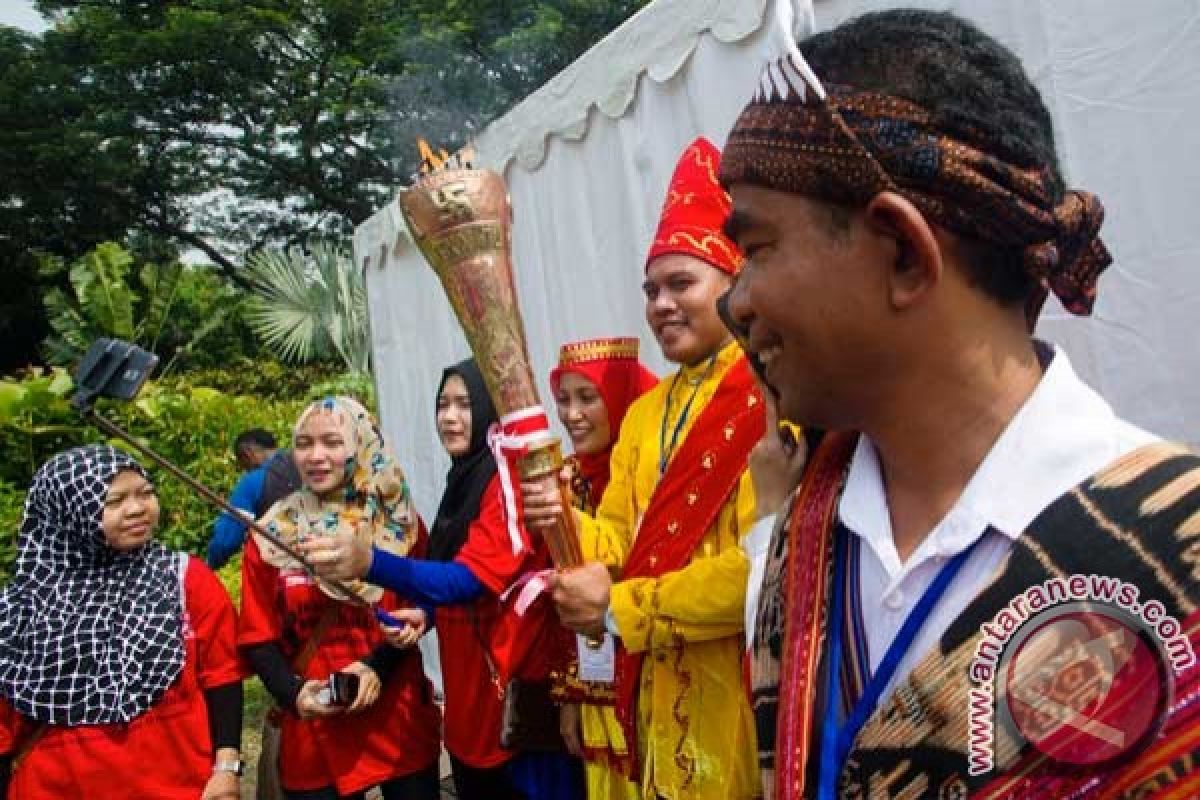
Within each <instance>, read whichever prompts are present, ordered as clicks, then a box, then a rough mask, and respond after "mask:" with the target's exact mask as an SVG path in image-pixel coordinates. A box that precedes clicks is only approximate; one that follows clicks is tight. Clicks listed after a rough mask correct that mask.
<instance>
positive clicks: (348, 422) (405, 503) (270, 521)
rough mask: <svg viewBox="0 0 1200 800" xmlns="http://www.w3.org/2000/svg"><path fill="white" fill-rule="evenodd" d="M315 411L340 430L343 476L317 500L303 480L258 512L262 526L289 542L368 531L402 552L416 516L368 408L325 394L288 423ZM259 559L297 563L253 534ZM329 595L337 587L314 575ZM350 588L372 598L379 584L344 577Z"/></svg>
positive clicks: (411, 539)
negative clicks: (338, 485) (345, 455)
mask: <svg viewBox="0 0 1200 800" xmlns="http://www.w3.org/2000/svg"><path fill="white" fill-rule="evenodd" d="M318 415H327V416H329V417H330V418H332V420H333V423H334V425H335V426H336V427H337V428H338V429H339V430H340V431H341V433H342V436H343V437H344V439H345V441H346V445H347V449H348V450H349V451H350V453H351V455H350V457H349V458H348V459H347V460H346V464H345V480H344V481H343V483H342V486H341V488H340V489H339V490H338V492H337V497H336V498H327V499H325V500H322V499H321V498H319V497H318V496H317V494H316V493H315V492H313V491H312V490H311V489H310V488H308V487H307V486H301V488H300V489H298V490H297V491H295V492H293V493H292V494H290V495H288V496H287V497H285V498H284V499H283V500H280V501H279V502H278V503H276V504H275V505H273V506H272V507H271V508H270V509H269V510H268V511H267V513H266V514H265V515H264V516H263V518H262V520H261V522H262V523H263V525H264V526H265V527H266V529H267V530H268V531H270V532H271V533H273V534H274V535H276V536H278V537H279V538H280V539H282V540H283V541H284V542H286V543H288V544H289V545H291V544H295V543H298V542H301V541H304V540H306V539H310V538H312V537H314V536H334V535H336V534H338V533H340V532H342V531H348V532H351V533H354V534H355V535H358V536H369V537H370V538H371V542H372V544H373V545H374V546H376V547H378V548H380V549H382V550H387V551H388V552H391V553H395V554H396V555H401V556H402V555H407V554H408V552H409V551H410V550H411V549H412V547H413V545H414V544H415V543H416V540H417V529H418V524H419V523H418V520H417V515H416V511H415V510H414V509H413V506H412V498H411V496H410V495H409V491H408V482H407V481H406V480H405V479H404V473H403V471H401V469H400V465H399V464H397V463H396V459H395V456H393V455H392V452H391V450H390V449H389V448H388V446H387V445H386V444H385V443H384V441H383V434H382V433H381V432H380V430H379V425H378V423H376V421H375V419H374V417H372V415H371V413H370V412H369V411H367V409H366V408H364V407H363V405H362V404H361V403H359V402H358V401H357V400H354V399H353V398H350V397H345V396H338V397H326V398H325V399H323V400H319V401H317V402H315V403H313V404H312V405H310V406H309V407H308V408H306V409H305V410H304V412H303V413H302V414H301V415H300V418H299V419H298V420H297V421H296V427H295V429H294V434H295V435H297V436H298V435H300V434H301V433H302V432H303V431H304V430H305V428H306V427H307V425H308V424H309V422H310V421H311V420H313V419H314V418H316V417H317V416H318ZM255 541H256V543H257V544H258V547H259V550H261V551H262V555H263V559H264V560H265V561H266V562H267V563H268V564H271V565H272V566H275V567H279V568H281V569H289V568H290V569H297V568H299V566H300V565H299V564H298V563H297V562H296V560H295V559H293V558H292V557H291V556H289V555H288V554H287V553H285V552H283V551H282V550H281V549H279V548H278V547H276V546H275V545H273V544H272V543H271V542H269V541H267V540H266V538H265V537H263V536H260V535H257V534H256V535H255ZM318 583H319V585H320V586H321V589H322V590H323V591H324V592H325V593H326V594H328V595H329V596H330V597H333V598H335V599H342V596H341V594H340V593H339V592H337V591H336V590H335V589H333V588H332V587H331V586H328V585H327V584H326V583H325V582H324V581H318ZM346 584H347V586H349V587H350V588H351V589H352V590H353V591H354V592H355V594H357V595H358V596H359V597H360V598H362V599H363V600H366V601H367V602H370V603H374V602H377V601H378V600H379V598H380V597H381V596H382V594H383V590H382V589H380V588H379V587H377V586H373V585H371V584H369V583H366V582H364V581H347V582H346Z"/></svg>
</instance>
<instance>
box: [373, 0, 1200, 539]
mask: <svg viewBox="0 0 1200 800" xmlns="http://www.w3.org/2000/svg"><path fill="white" fill-rule="evenodd" d="M896 5H898V3H896V2H894V0H892V1H891V2H888V1H887V0H816V2H815V3H809V2H805V1H804V0H657V2H655V3H653V4H651V5H649V6H647V7H646V8H645V9H644V10H643V11H642V12H640V13H639V14H638V15H637V16H635V17H634V18H632V19H631V20H629V21H628V22H627V23H626V24H625V25H623V26H622V27H621V28H619V29H618V30H616V31H614V32H613V33H612V34H611V35H610V36H608V37H607V38H606V39H605V40H604V41H602V42H601V43H600V44H598V45H597V46H596V47H594V48H593V49H592V50H591V51H589V52H588V53H587V54H586V55H584V56H583V57H582V58H581V59H579V61H577V62H576V63H575V64H573V65H571V66H570V67H569V68H567V69H566V70H565V71H564V72H563V73H561V74H560V75H559V76H557V77H556V78H554V79H553V80H552V81H551V82H550V83H548V84H547V85H546V86H545V87H543V88H542V89H541V90H539V91H538V92H537V93H535V94H533V95H532V96H530V97H529V98H528V99H527V100H525V101H524V102H523V103H521V104H520V105H519V106H517V107H516V108H515V109H513V111H512V112H510V113H509V114H508V115H506V116H505V117H503V118H501V119H499V120H497V121H496V122H495V123H493V124H492V125H491V126H490V127H489V128H488V129H487V130H486V131H485V132H484V134H483V135H482V136H481V137H480V139H479V141H478V143H477V150H478V153H479V157H478V158H477V162H478V163H481V164H482V165H485V166H490V167H491V168H493V169H497V170H499V171H501V172H503V174H504V175H505V177H506V178H507V180H508V184H509V188H510V193H511V196H512V203H513V207H514V211H515V230H514V248H513V249H514V258H515V264H516V273H517V283H518V292H519V294H520V301H521V305H522V309H523V312H524V317H525V326H526V332H527V334H528V337H529V346H530V351H531V354H532V357H533V359H534V368H535V371H536V373H537V374H538V376H539V377H540V379H541V383H542V386H541V389H542V392H543V395H542V396H543V400H544V401H545V402H546V403H551V402H552V398H551V397H550V395H549V388H548V384H547V381H546V375H547V374H548V372H549V370H550V368H551V367H552V366H553V364H554V360H555V357H556V354H557V348H558V346H559V344H560V343H562V342H564V341H568V340H571V339H578V338H583V337H591V336H608V335H637V336H639V337H640V338H641V339H642V348H643V355H644V358H645V360H646V361H647V363H648V364H650V365H651V366H652V367H656V368H659V370H660V371H663V370H665V368H666V365H665V364H664V363H663V361H662V359H661V356H660V355H659V353H658V351H657V347H656V345H655V344H654V341H653V339H652V337H651V336H650V334H649V331H648V329H647V327H646V325H645V323H644V321H643V318H642V303H641V289H640V286H641V280H642V264H643V258H644V253H645V251H646V248H647V246H648V244H649V241H650V238H651V235H652V233H653V225H654V223H655V221H656V217H657V213H658V209H659V206H660V204H661V202H662V197H663V195H664V193H665V190H666V183H667V180H668V178H669V176H670V173H671V170H672V168H673V166H674V162H675V159H676V157H677V155H678V154H679V152H680V151H681V150H682V148H683V147H684V145H686V144H687V142H689V141H690V140H691V139H693V138H694V137H695V136H697V135H699V134H703V135H706V136H708V137H709V138H711V139H712V140H713V141H714V142H716V143H717V144H718V145H721V144H722V143H723V142H724V139H725V136H726V134H727V132H728V130H729V128H730V126H731V125H732V123H733V121H734V119H735V117H736V116H737V114H738V112H739V111H740V109H741V107H742V105H743V104H744V103H745V101H746V99H747V98H748V97H749V95H750V93H751V91H752V89H753V87H754V84H755V80H756V78H757V75H758V72H759V68H760V66H761V65H762V63H763V61H764V60H765V58H766V57H767V55H768V54H773V53H775V52H777V51H776V48H775V45H774V41H773V37H775V36H777V35H783V31H784V30H785V29H791V30H790V31H789V33H792V34H799V35H803V34H805V33H807V32H808V31H810V30H812V29H813V27H812V26H814V25H815V27H816V29H825V28H828V27H830V26H832V25H835V24H837V23H838V22H840V21H842V20H844V19H846V18H848V17H850V16H853V15H855V14H858V13H861V12H863V11H867V10H873V9H876V8H884V7H889V6H896ZM906 5H913V6H921V7H929V8H944V9H950V10H953V11H955V12H957V13H959V14H960V15H962V16H965V17H967V18H970V19H973V20H975V21H976V22H977V23H978V24H979V25H980V26H981V27H982V28H983V29H984V30H986V31H988V32H989V33H991V34H993V35H995V36H996V37H997V38H999V39H1000V40H1001V41H1003V42H1005V43H1006V44H1007V45H1009V46H1010V47H1012V48H1013V49H1014V50H1015V51H1016V52H1017V53H1018V54H1019V55H1020V56H1021V58H1022V60H1023V61H1024V62H1025V64H1026V66H1027V68H1028V70H1029V72H1030V74H1031V75H1032V76H1033V79H1034V80H1035V81H1036V83H1037V84H1038V86H1039V88H1040V89H1041V91H1042V93H1043V95H1044V97H1045V99H1046V102H1047V104H1048V105H1049V107H1050V109H1051V111H1052V113H1053V115H1054V120H1055V124H1056V126H1057V134H1058V141H1059V149H1060V152H1061V155H1062V158H1063V164H1064V168H1065V170H1066V172H1067V175H1068V178H1069V181H1070V183H1071V184H1072V185H1077V186H1080V187H1085V188H1088V189H1090V190H1092V191H1095V192H1096V193H1098V194H1099V195H1100V197H1101V198H1102V200H1103V201H1104V203H1105V205H1106V206H1107V209H1108V221H1107V222H1106V224H1105V226H1104V236H1105V240H1106V241H1107V243H1108V245H1109V248H1110V249H1111V251H1112V252H1113V255H1114V257H1115V259H1116V263H1115V264H1114V265H1113V267H1111V268H1110V270H1109V271H1108V272H1107V273H1106V274H1105V276H1104V278H1103V279H1102V282H1101V294H1100V300H1099V302H1098V304H1097V307H1096V311H1095V314H1094V316H1093V317H1092V318H1091V319H1088V320H1078V319H1074V318H1070V317H1069V316H1068V315H1066V314H1065V313H1064V312H1062V311H1061V309H1060V308H1059V307H1058V306H1055V305H1051V306H1050V307H1048V310H1047V313H1046V315H1045V317H1044V319H1043V323H1042V325H1041V327H1040V329H1039V330H1040V334H1041V335H1042V336H1043V337H1045V338H1048V339H1050V340H1053V341H1056V342H1058V343H1060V344H1062V345H1064V346H1065V348H1066V349H1067V351H1068V352H1069V354H1070V356H1071V358H1072V360H1073V362H1074V363H1075V366H1076V368H1077V369H1078V370H1079V371H1080V372H1081V373H1082V375H1083V376H1084V377H1085V378H1086V379H1087V380H1088V381H1089V382H1090V383H1092V384H1093V385H1094V386H1096V387H1097V388H1098V389H1099V390H1100V391H1101V392H1102V393H1103V394H1104V395H1105V396H1107V397H1108V398H1109V399H1110V400H1111V401H1112V402H1113V404H1114V405H1115V406H1116V408H1117V411H1118V412H1119V413H1120V414H1122V415H1123V416H1126V417H1127V418H1129V419H1131V420H1133V421H1134V422H1136V423H1138V424H1140V425H1142V426H1144V427H1147V428H1149V429H1151V430H1154V431H1156V432H1158V433H1161V434H1163V435H1165V436H1169V437H1175V438H1179V439H1184V440H1189V441H1195V440H1197V439H1200V436H1197V434H1196V430H1197V427H1198V425H1197V423H1198V422H1200V380H1197V379H1196V377H1195V376H1196V375H1197V374H1200V351H1198V350H1197V348H1195V347H1194V346H1193V345H1189V344H1188V341H1189V338H1190V334H1189V333H1188V331H1189V330H1190V323H1191V321H1192V315H1193V314H1195V312H1196V311H1197V310H1200V275H1198V274H1195V273H1193V272H1191V271H1190V269H1193V268H1194V267H1193V264H1192V262H1194V261H1197V260H1200V221H1196V220H1193V219H1191V216H1192V214H1193V213H1194V212H1195V209H1196V207H1197V203H1196V201H1195V200H1194V198H1196V197H1198V196H1200V158H1197V157H1196V156H1195V155H1194V154H1193V147H1194V142H1195V140H1196V133H1195V132H1196V131H1197V130H1200V81H1197V80H1196V77H1197V75H1200V6H1198V5H1197V4H1196V3H1195V1H1194V0H1157V2H1155V3H1153V4H1141V3H1128V2H1122V1H1121V0H1107V2H1100V1H1099V0H1022V1H1021V2H1013V0H969V1H968V0H962V2H921V0H912V1H911V2H908V3H906ZM355 253H356V258H357V261H358V263H359V264H360V266H363V268H364V269H365V270H366V273H367V283H368V290H369V297H370V311H371V325H372V342H373V347H374V357H375V368H376V380H377V382H378V387H379V400H380V405H381V411H382V417H383V423H384V426H385V428H386V430H387V433H388V435H389V438H390V440H391V441H392V442H393V444H394V446H395V448H396V450H397V452H398V454H399V456H400V459H401V461H402V463H403V464H404V467H405V469H406V471H407V473H408V475H409V478H410V481H411V483H412V487H413V493H414V495H415V497H416V500H417V505H418V507H419V509H420V511H421V512H422V513H423V514H424V515H425V516H426V518H427V519H428V518H429V517H430V516H432V514H433V512H434V510H435V508H436V503H437V498H438V495H439V492H440V487H441V481H442V477H443V475H444V472H445V470H446V468H447V466H448V461H447V460H446V458H445V456H444V455H443V454H442V451H441V448H440V446H439V445H438V442H437V438H436V435H435V432H434V419H433V417H434V410H433V407H434V403H433V396H432V395H433V392H434V389H435V388H436V383H437V380H438V377H439V375H440V372H441V369H442V367H443V366H445V365H447V364H449V363H452V362H453V361H456V360H458V359H460V358H462V357H465V355H466V354H467V347H466V344H465V341H464V340H463V338H462V335H461V333H460V332H459V330H458V326H457V323H456V322H455V320H454V317H453V314H452V312H451V311H450V309H449V307H448V305H447V304H446V301H445V298H444V295H443V293H442V291H441V289H440V287H439V286H438V284H437V280H436V278H435V277H434V275H433V273H432V272H431V271H430V270H429V268H428V267H427V266H426V265H425V263H424V261H423V259H422V257H421V255H420V254H419V253H418V252H417V251H416V249H415V248H414V247H413V245H412V243H411V242H410V241H409V239H408V236H407V232H406V231H405V227H404V223H403V221H402V219H401V218H400V216H399V213H398V211H397V209H396V208H395V204H394V203H393V204H391V205H389V206H388V207H387V208H385V209H383V210H381V211H380V212H379V213H377V214H376V215H375V216H373V217H372V218H371V219H369V220H368V221H367V222H365V223H364V224H363V225H362V226H361V227H360V228H359V229H358V230H357V232H356V234H355Z"/></svg>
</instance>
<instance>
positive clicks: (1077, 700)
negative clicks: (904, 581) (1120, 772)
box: [968, 575, 1196, 775]
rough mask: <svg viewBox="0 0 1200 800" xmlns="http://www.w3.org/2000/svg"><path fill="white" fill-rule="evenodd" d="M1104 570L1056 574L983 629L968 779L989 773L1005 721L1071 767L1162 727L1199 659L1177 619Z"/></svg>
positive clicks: (1125, 747)
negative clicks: (1178, 685) (1178, 682)
mask: <svg viewBox="0 0 1200 800" xmlns="http://www.w3.org/2000/svg"><path fill="white" fill-rule="evenodd" d="M1140 594H1141V593H1140V591H1139V590H1138V587H1136V586H1134V585H1133V584H1130V583H1128V582H1126V581H1123V580H1120V579H1119V578H1112V577H1107V576H1103V575H1071V576H1069V577H1063V578H1051V579H1050V580H1047V581H1045V582H1044V583H1041V584H1038V585H1036V586H1031V587H1030V588H1028V589H1026V590H1025V591H1024V592H1022V593H1021V594H1019V595H1017V596H1016V597H1014V598H1013V599H1012V600H1011V601H1010V602H1009V603H1008V605H1006V606H1005V607H1004V608H1003V609H1001V610H1000V611H999V613H997V614H996V615H995V617H993V618H992V620H991V621H990V622H988V623H985V624H984V625H983V627H982V628H981V632H982V633H983V638H982V639H981V640H980V642H979V645H978V647H976V649H975V656H974V658H973V659H972V661H971V665H970V678H971V682H972V683H973V684H974V686H973V687H972V688H971V689H970V707H969V709H968V724H969V725H970V729H969V731H968V742H969V747H970V749H969V763H968V772H969V773H970V774H971V775H983V774H986V773H988V772H991V771H992V769H993V768H994V766H995V759H996V747H995V743H996V731H997V728H996V726H997V725H1001V726H1003V727H1004V729H1005V730H1006V731H1007V732H1008V733H1009V734H1010V735H1011V736H1012V737H1013V738H1014V740H1015V741H1017V742H1022V741H1024V742H1028V743H1029V744H1031V745H1032V746H1034V747H1036V748H1037V749H1038V750H1040V751H1041V752H1042V753H1045V754H1046V755H1047V756H1049V757H1051V758H1053V759H1055V760H1057V761H1059V762H1062V763H1064V764H1069V765H1073V766H1095V765H1098V764H1103V763H1107V762H1110V761H1112V760H1114V759H1116V758H1119V757H1122V756H1125V755H1127V754H1130V753H1132V752H1135V751H1136V750H1138V749H1139V748H1141V747H1142V746H1144V745H1145V744H1147V743H1149V741H1150V740H1151V739H1153V737H1154V736H1155V734H1157V733H1158V731H1159V730H1160V729H1161V727H1162V724H1163V722H1164V720H1165V718H1166V713H1167V709H1168V708H1169V707H1170V702H1171V696H1172V692H1173V691H1174V686H1175V675H1176V674H1179V673H1181V672H1183V671H1184V670H1185V669H1187V668H1188V667H1190V666H1192V664H1194V663H1195V661H1196V654H1195V653H1194V652H1193V650H1192V645H1191V642H1189V641H1188V639H1187V636H1186V635H1184V633H1183V626H1182V625H1180V623H1179V620H1177V619H1175V618H1174V617H1172V616H1170V615H1169V614H1167V611H1166V608H1165V607H1164V606H1163V605H1162V603H1160V602H1159V601H1158V600H1148V601H1146V602H1144V603H1143V602H1140V600H1139V598H1140Z"/></svg>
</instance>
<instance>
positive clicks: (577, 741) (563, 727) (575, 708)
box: [558, 703, 583, 758]
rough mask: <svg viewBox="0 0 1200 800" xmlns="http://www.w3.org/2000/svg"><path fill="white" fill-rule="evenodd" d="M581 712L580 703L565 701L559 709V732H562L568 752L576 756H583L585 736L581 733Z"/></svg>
mask: <svg viewBox="0 0 1200 800" xmlns="http://www.w3.org/2000/svg"><path fill="white" fill-rule="evenodd" d="M579 722H580V714H579V704H578V703H563V705H562V707H561V708H559V709H558V732H559V733H561V734H562V737H563V742H564V743H566V745H567V752H568V753H570V754H571V755H573V756H575V757H576V758H583V737H582V735H581V733H580V724H579Z"/></svg>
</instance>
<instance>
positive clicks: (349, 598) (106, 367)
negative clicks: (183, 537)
mask: <svg viewBox="0 0 1200 800" xmlns="http://www.w3.org/2000/svg"><path fill="white" fill-rule="evenodd" d="M156 366H158V356H156V355H154V354H153V353H149V352H147V351H145V350H143V349H141V348H140V347H137V346H136V345H133V344H130V343H128V342H123V341H121V340H119V339H97V340H96V342H95V343H94V344H93V345H92V346H91V348H90V349H89V350H88V352H87V355H85V356H84V358H83V361H82V363H80V365H79V369H78V370H76V372H75V386H76V389H75V395H74V396H73V397H72V398H71V407H72V408H74V409H75V410H76V411H78V412H79V413H80V414H81V415H82V416H83V418H84V419H86V420H88V421H89V422H91V423H92V424H93V425H95V426H96V427H97V428H99V429H100V430H102V431H104V432H105V433H107V434H108V435H110V436H115V437H117V438H118V439H121V440H122V441H124V442H127V443H128V444H129V445H130V446H131V447H133V448H134V449H135V450H137V451H138V452H139V453H141V454H142V455H144V456H145V457H146V458H148V459H150V460H151V461H153V462H154V463H155V464H157V465H159V466H160V467H162V468H163V469H165V470H167V472H170V473H171V474H172V475H174V476H175V477H176V478H178V479H179V480H181V481H183V482H184V483H185V484H186V485H187V486H188V487H189V488H191V489H192V490H193V491H195V492H196V494H198V495H200V496H201V497H202V498H204V499H205V500H207V501H208V502H209V503H211V504H212V505H214V506H216V507H217V508H219V509H221V510H222V511H225V512H227V513H229V514H231V515H233V516H234V517H236V518H238V519H240V520H241V521H243V522H244V523H245V524H246V525H247V526H248V527H250V528H252V529H253V530H254V532H255V533H257V534H259V535H260V536H262V537H263V538H264V539H266V540H267V541H269V542H270V543H271V544H273V545H275V546H276V547H278V548H279V549H280V550H282V551H283V552H285V553H287V554H288V555H289V556H291V557H292V558H294V559H295V560H296V561H297V562H298V563H299V564H300V566H301V567H303V569H304V571H305V572H307V573H308V574H309V575H311V576H312V577H313V578H316V577H317V574H316V572H314V571H313V568H312V567H311V566H310V565H309V564H308V563H307V562H305V560H304V557H303V556H301V555H300V553H298V552H297V551H296V550H295V549H294V548H292V547H291V546H289V545H288V544H287V543H286V542H284V541H282V540H281V539H280V538H279V537H278V536H276V535H275V534H273V533H271V532H270V531H268V530H267V529H266V528H265V527H264V526H262V525H260V524H258V522H257V521H255V520H253V519H250V518H247V517H246V516H245V515H243V513H242V512H241V511H239V510H238V509H236V508H234V507H233V506H231V505H230V504H229V503H228V502H226V500H225V499H224V498H222V497H221V496H220V495H218V494H217V493H216V492H214V491H213V490H212V489H209V488H208V487H207V486H205V485H204V484H202V483H200V482H199V481H198V480H196V479H195V478H193V477H192V476H191V475H188V474H187V473H186V472H184V471H183V470H182V469H180V468H179V467H177V466H176V465H175V464H173V463H171V462H170V461H169V460H167V458H165V457H164V456H161V455H159V454H158V453H156V452H155V451H154V450H152V449H151V448H150V447H148V446H146V445H144V444H142V443H141V442H139V441H138V440H137V439H135V438H134V437H133V435H132V434H130V433H129V432H128V431H126V430H125V429H124V428H122V427H120V426H119V425H117V424H116V423H115V422H112V421H111V420H109V419H107V418H105V417H102V416H101V415H100V414H98V413H97V412H96V409H95V408H94V406H93V404H94V403H95V401H96V399H97V398H99V397H111V398H114V399H116V400H122V401H127V400H132V399H133V398H134V397H136V396H137V393H138V391H140V390H141V388H142V384H144V383H145V382H146V379H147V378H149V377H150V373H151V372H153V371H154V368H155V367H156ZM321 580H322V581H324V582H325V583H326V584H327V585H328V586H330V587H332V588H333V589H334V591H336V592H338V594H340V595H342V598H343V599H344V600H345V601H346V602H349V603H353V604H354V605H360V606H369V605H370V604H369V603H368V602H367V601H366V600H363V599H362V598H361V597H359V596H358V595H357V594H355V593H354V592H352V591H351V590H350V589H349V588H348V587H347V586H346V585H345V584H343V583H341V582H340V581H336V580H332V579H328V578H322V579H321ZM374 611H375V616H376V617H378V618H379V620H380V621H381V622H383V623H385V624H387V625H394V626H399V627H402V626H403V625H404V624H405V623H404V622H402V621H400V620H397V619H395V618H394V617H392V616H391V615H389V614H388V613H387V612H385V611H383V610H381V609H374Z"/></svg>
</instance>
